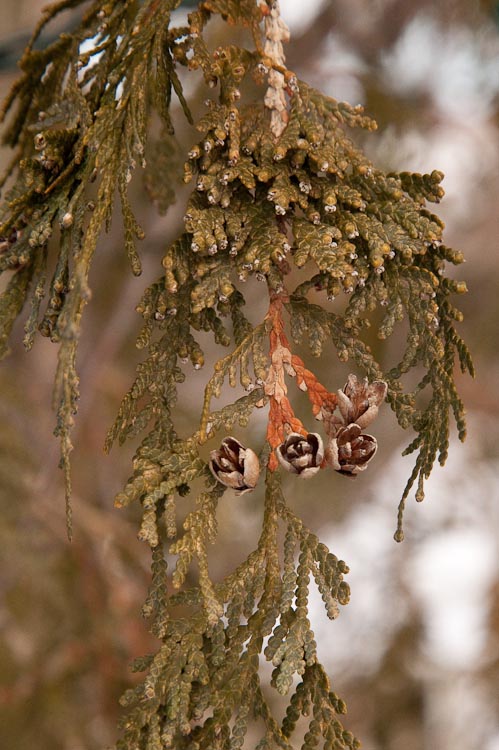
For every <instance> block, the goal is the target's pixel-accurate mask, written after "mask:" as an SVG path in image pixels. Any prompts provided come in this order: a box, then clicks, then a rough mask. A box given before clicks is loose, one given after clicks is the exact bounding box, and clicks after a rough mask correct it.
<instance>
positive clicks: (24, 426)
mask: <svg viewBox="0 0 499 750" xmlns="http://www.w3.org/2000/svg"><path fill="white" fill-rule="evenodd" d="M44 4H45V3H44V2H40V1H39V0H2V3H0V94H1V95H2V97H3V96H4V95H5V93H6V92H7V91H8V89H9V87H10V85H11V84H12V83H13V81H14V80H15V78H16V68H15V60H16V59H17V57H18V56H19V54H20V53H21V51H22V49H23V46H24V43H25V39H26V36H27V34H28V33H29V29H30V28H31V27H32V26H33V25H34V23H35V21H36V20H37V18H38V17H39V13H40V10H41V8H42V7H43V5H44ZM281 10H282V14H283V17H284V18H285V20H286V21H287V22H288V24H289V25H290V27H291V32H292V41H291V43H290V45H288V50H287V56H288V65H289V67H290V68H291V69H293V70H294V71H295V72H296V73H297V74H298V75H299V77H301V78H304V79H306V80H307V81H309V82H311V83H312V84H314V85H315V86H317V87H318V88H320V89H322V90H323V91H325V92H326V93H327V94H330V95H332V96H334V97H335V98H337V99H345V100H347V101H349V102H350V103H352V104H357V103H362V104H364V105H365V106H366V108H367V109H368V111H369V113H370V114H372V115H373V116H374V117H375V118H376V120H377V121H378V125H379V130H378V132H377V133H376V134H374V135H369V136H367V137H366V138H365V139H364V140H363V141H362V145H363V147H364V148H365V149H366V150H367V152H368V154H369V156H370V158H371V159H372V160H373V161H374V162H375V163H376V164H377V165H378V166H379V167H381V168H384V169H386V170H395V169H398V170H413V171H419V172H424V171H431V170H432V169H439V170H442V171H443V172H444V173H445V175H446V178H445V180H444V183H443V185H444V187H445V190H446V194H447V195H446V198H445V199H444V201H443V203H442V204H441V205H440V206H439V207H438V213H439V214H440V215H441V216H442V217H443V219H444V220H445V222H446V224H447V231H446V242H447V244H449V245H451V246H454V247H456V248H459V249H461V250H462V251H463V252H464V254H465V256H466V258H467V263H466V265H464V266H460V267H458V268H457V269H456V270H455V271H454V272H453V273H454V274H455V276H456V278H459V279H464V280H465V281H466V283H467V285H468V288H469V290H470V293H469V294H468V295H466V296H465V297H464V298H463V297H461V298H459V299H458V300H457V303H458V305H459V306H460V307H461V308H462V309H463V311H464V313H465V320H464V323H463V324H462V325H461V326H460V332H461V333H462V335H463V336H464V338H465V340H466V341H467V342H468V344H469V346H470V348H471V351H472V354H473V356H474V359H475V364H476V368H477V378H476V380H475V381H472V380H471V379H470V378H469V377H468V378H462V377H461V376H459V375H458V376H457V377H458V382H459V390H460V393H461V395H462V397H463V399H464V401H465V404H466V405H467V408H468V414H469V434H468V439H467V442H466V443H465V444H464V445H461V444H460V443H458V442H457V440H453V445H451V451H450V457H449V460H448V462H447V465H446V466H445V468H444V469H441V468H439V467H436V468H435V470H434V473H433V475H432V477H431V479H430V480H429V482H428V483H427V492H426V499H425V501H424V503H423V504H422V505H417V504H416V502H415V501H414V499H413V496H411V498H410V500H409V503H408V509H407V512H406V524H405V533H406V540H405V541H404V543H403V544H396V543H395V542H394V541H393V532H394V530H395V523H396V508H397V504H398V501H399V498H400V495H401V493H402V490H403V487H404V485H405V482H406V479H407V477H408V476H409V474H410V471H411V469H412V462H411V457H409V458H404V459H402V458H401V456H400V454H401V451H402V450H403V448H404V447H405V446H406V445H407V444H408V443H409V442H410V439H411V436H410V435H409V434H404V433H403V431H402V430H400V428H398V427H397V425H396V423H395V419H394V418H393V415H392V414H391V412H390V411H389V409H388V408H385V409H384V410H383V414H382V415H381V416H380V418H379V419H378V422H377V423H376V424H375V425H374V432H375V434H376V436H377V438H378V442H379V445H380V447H379V451H378V455H377V457H376V459H375V460H374V461H373V463H372V464H371V466H370V469H369V473H368V474H366V475H364V476H362V475H361V476H360V477H359V478H358V479H357V480H356V481H355V482H349V481H347V480H345V479H344V478H343V477H341V476H334V477H332V478H331V476H329V477H327V478H322V477H320V478H317V479H314V481H315V482H316V484H315V486H314V492H313V493H312V492H311V491H310V489H309V487H310V486H309V485H307V486H306V487H305V488H304V487H303V486H301V487H298V488H297V487H296V485H295V484H292V483H291V478H289V480H290V481H289V482H288V481H287V482H286V485H287V489H288V492H287V498H288V501H289V502H290V503H291V505H292V507H293V508H294V509H295V510H296V511H297V512H299V513H300V514H301V515H302V516H303V517H304V519H305V521H306V522H307V523H308V525H309V526H310V527H311V528H312V529H313V530H314V531H315V532H316V533H318V534H319V536H320V537H321V539H322V540H323V541H325V542H326V543H327V544H328V545H329V547H330V548H331V550H332V551H333V552H334V553H335V554H337V555H338V556H339V557H342V558H343V559H345V560H346V562H347V563H348V564H349V566H350V568H351V573H350V575H349V576H348V580H349V583H350V585H351V588H352V600H351V602H350V604H349V605H348V607H346V608H344V609H342V611H341V614H340V617H339V619H338V620H337V621H335V622H334V623H331V622H329V621H328V620H327V619H326V617H325V614H324V613H323V611H322V603H321V600H320V597H319V596H317V597H316V598H315V599H313V600H312V603H311V607H312V611H311V620H312V623H313V624H314V625H315V630H316V635H317V640H318V644H319V653H320V656H321V658H322V660H323V661H324V662H325V664H326V666H327V669H328V671H329V673H330V675H331V677H332V685H333V688H334V690H335V691H336V692H338V693H339V694H340V695H341V696H342V697H343V698H344V699H345V700H346V702H347V705H348V708H349V715H348V716H347V717H346V724H347V727H348V729H350V730H351V731H353V732H354V733H355V734H356V735H357V736H358V737H359V738H361V740H362V742H363V747H364V749H365V750H395V748H397V750H400V748H404V750H435V749H436V748H438V750H451V749H452V750H499V565H498V560H499V463H498V455H499V424H498V420H497V415H498V409H499V402H498V399H497V395H496V394H497V389H498V387H499V367H498V355H499V346H498V342H497V338H498V335H497V330H498V320H499V211H498V198H499V169H498V167H499V138H498V136H499V4H498V3H497V2H492V1H490V2H487V1H486V0H483V2H478V0H441V2H439V3H434V2H429V1H428V0H418V1H417V2H416V1H415V0H328V1H327V2H321V0H307V3H306V4H304V3H303V2H301V0H281ZM178 22H179V24H180V23H182V16H181V15H180V14H179V21H178ZM68 23H70V17H68V15H67V14H66V15H65V16H64V17H63V18H62V20H61V22H60V26H59V28H63V27H64V25H65V24H68ZM57 29H58V26H57V24H54V25H53V26H52V27H51V31H52V32H54V33H55V32H56V31H57ZM227 32H228V30H227V28H222V27H221V28H219V29H216V30H214V32H213V33H214V34H217V35H219V37H220V39H222V38H223V36H224V35H225V34H227ZM189 85H190V86H191V87H192V88H191V89H190V90H191V91H192V96H193V97H198V98H199V101H200V102H201V101H202V100H203V99H204V98H205V97H206V91H204V90H202V87H200V88H199V90H198V89H197V88H196V86H197V85H198V83H196V84H189ZM199 106H201V104H200V105H199ZM178 135H179V139H180V140H181V142H182V145H183V146H184V145H185V148H186V149H187V148H188V146H189V145H190V143H191V142H192V141H193V139H194V135H193V132H192V131H190V130H189V129H185V127H184V129H183V130H181V131H180V133H179V134H178ZM1 159H2V163H3V164H5V162H6V160H7V159H8V154H6V153H5V152H3V153H2V154H1ZM132 190H133V193H134V203H135V206H136V207H137V211H138V214H139V218H140V220H141V223H142V225H143V226H144V227H145V228H146V231H147V239H146V240H145V241H144V242H143V243H142V249H141V255H142V259H143V263H144V273H143V275H142V276H141V277H140V278H138V279H137V278H134V277H132V275H131V273H130V271H129V268H128V264H127V261H126V258H125V254H124V252H123V248H122V237H121V234H120V231H119V221H116V222H115V226H114V227H113V230H112V232H111V234H110V235H109V236H108V237H107V238H105V239H103V241H102V242H101V247H100V252H98V253H97V256H96V258H95V262H94V266H93V270H92V275H91V286H92V290H93V300H92V302H91V304H90V305H89V306H88V308H87V310H86V314H85V318H84V324H83V336H82V340H81V344H80V353H79V362H78V366H79V372H80V376H81V393H82V398H81V403H80V411H79V415H78V418H77V421H76V428H75V431H74V443H75V451H74V453H73V487H74V498H73V503H74V527H75V528H74V541H73V542H72V544H69V543H68V542H67V539H66V536H65V521H64V500H63V479H62V475H61V472H59V471H58V468H57V464H58V455H59V446H58V443H57V440H56V438H54V437H53V436H52V431H53V427H54V415H53V413H52V411H51V408H50V404H51V390H52V382H53V376H54V368H55V362H56V356H57V350H56V347H55V346H54V345H52V344H51V343H50V342H49V341H47V340H46V339H43V338H41V337H40V338H39V339H38V340H37V341H36V343H35V346H34V348H33V350H32V351H31V352H30V353H29V354H27V353H25V352H24V350H23V348H22V346H21V345H20V343H19V342H20V341H21V339H22V325H23V321H21V322H20V324H19V325H18V326H17V329H16V331H15V337H14V343H13V347H12V354H11V356H10V358H8V359H7V360H5V361H4V362H3V363H2V364H1V367H0V564H1V569H2V574H1V584H0V586H1V588H0V590H1V604H0V675H1V677H0V725H1V726H2V744H3V747H5V748H6V749H7V748H8V749H9V750H10V748H16V750H32V748H34V747H36V748H37V750H49V748H50V750H97V749H98V748H102V747H103V746H104V745H106V744H110V743H112V742H113V740H114V739H115V737H116V730H115V726H116V721H117V719H118V715H119V708H118V704H117V701H118V697H119V695H120V694H121V693H122V691H123V690H124V689H125V688H126V687H128V686H129V685H130V684H131V682H132V681H133V680H134V679H136V677H135V676H134V675H131V674H130V672H129V670H128V663H129V662H130V660H131V659H132V658H133V657H135V656H137V655H141V654H144V653H146V652H148V651H151V650H154V649H155V648H156V647H157V645H156V643H155V641H154V639H153V638H152V637H151V636H150V635H148V632H147V627H146V625H147V623H144V622H143V621H142V619H141V617H140V607H141V603H142V601H143V598H144V596H145V592H146V587H147V585H148V581H149V552H148V549H147V548H146V546H145V545H144V544H143V543H140V542H139V541H137V539H136V533H137V530H138V526H137V517H138V509H137V508H133V507H132V508H129V509H127V510H121V511H119V510H115V509H114V508H113V497H114V494H115V493H116V492H117V491H118V490H119V489H120V488H121V487H122V485H123V483H124V482H125V480H126V478H127V477H128V475H129V473H130V472H131V457H132V455H133V450H134V447H135V446H134V445H133V444H130V445H126V446H124V447H123V448H114V449H113V451H112V453H111V455H110V456H105V455H104V454H103V450H102V446H103V443H104V439H105V435H106V432H107V430H108V428H109V426H110V425H111V424H112V422H113V420H114V417H115V415H116V412H117V409H118V406H119V402H120V400H121V397H122V395H123V394H124V393H125V392H126V390H127V389H128V388H129V386H130V384H131V382H132V380H133V376H134V370H135V365H136V364H137V362H138V361H140V357H141V354H140V352H138V351H137V350H136V349H135V338H136V335H137V333H138V331H139V329H140V322H141V319H140V317H139V316H138V315H137V314H136V313H135V311H134V308H135V305H136V304H137V302H138V300H139V298H140V296H141V293H142V291H143V289H144V288H145V286H146V285H147V284H149V283H150V282H151V281H152V280H154V279H155V278H156V277H157V276H158V275H160V273H161V257H162V254H163V251H164V248H165V246H166V244H167V243H168V242H169V241H170V240H171V239H172V238H173V237H175V235H176V234H177V233H178V231H179V229H180V226H181V217H182V215H183V212H184V201H185V195H186V193H185V189H184V188H180V187H179V190H178V200H177V204H176V205H175V206H174V207H173V208H172V209H171V210H170V212H169V213H168V215H167V216H166V217H160V216H158V215H157V213H156V212H155V210H154V209H153V208H152V207H151V206H150V205H148V203H147V201H146V199H145V195H144V191H143V188H142V186H141V182H140V178H138V179H136V182H135V183H133V185H132ZM260 296H261V287H258V286H257V285H256V286H254V287H252V286H251V285H248V306H249V308H250V312H249V315H250V317H253V316H255V319H258V317H259V316H260V315H261V311H260V307H259V306H260V302H259V297H260ZM400 335H403V334H399V337H400ZM403 343H404V342H403V341H401V340H400V338H399V339H397V334H395V336H394V338H393V340H392V339H390V340H389V341H388V342H384V343H382V342H379V343H378V344H376V342H374V343H373V345H374V346H378V347H383V348H382V349H380V351H379V352H378V356H380V357H381V358H382V361H386V362H387V364H390V358H391V357H394V356H396V352H397V347H398V346H402V345H403ZM349 370H350V368H349V367H348V366H345V365H339V364H338V363H337V360H336V358H335V356H334V355H333V352H332V351H329V352H327V353H326V354H325V356H324V357H323V359H322V360H321V361H320V363H319V366H318V374H319V375H320V377H321V379H322V381H323V382H324V383H325V384H326V385H327V386H328V387H330V388H331V389H332V390H334V389H336V388H338V387H341V386H342V385H343V383H344V380H345V375H346V374H347V373H348V372H349ZM195 377H198V378H199V379H198V380H196V381H194V384H193V385H191V386H190V390H189V389H188V388H186V389H185V390H184V391H183V392H182V401H181V403H180V405H179V414H180V418H181V421H182V424H183V425H185V428H186V434H187V433H188V432H189V431H190V430H191V429H193V425H194V424H195V420H196V417H197V411H196V408H197V405H198V404H199V394H200V393H201V390H202V385H203V384H204V381H203V380H202V378H203V377H204V375H203V374H202V373H201V374H199V375H196V376H195ZM261 427H262V426H261V424H255V426H254V427H253V428H252V430H253V433H252V435H253V438H252V439H253V441H254V443H255V444H256V445H258V444H259V442H261V439H262V432H261ZM367 477H369V478H367ZM321 482H322V484H321ZM311 496H313V501H311V499H310V498H311ZM185 502H186V503H187V502H188V500H186V501H185ZM235 502H236V501H235V499H234V498H233V497H229V496H228V494H227V496H226V497H224V498H223V500H222V502H221V504H220V508H219V519H220V537H219V541H218V543H217V546H216V548H215V550H214V555H213V560H212V572H213V576H214V578H217V577H219V576H221V575H223V574H224V573H225V572H227V571H228V570H230V569H232V568H233V567H234V566H235V565H237V564H238V562H240V560H241V559H242V557H243V555H245V554H246V553H247V552H248V551H249V550H250V549H251V548H252V546H253V544H254V543H255V539H256V537H257V534H258V530H259V528H260V524H261V510H262V503H261V496H260V495H259V494H258V493H257V492H255V493H253V494H250V495H249V496H248V495H246V496H244V497H243V498H240V499H238V500H237V512H236V513H234V503H235ZM187 509H188V508H187V506H186V509H185V512H187ZM183 512H184V511H183ZM275 700H276V711H279V710H280V707H279V702H278V700H277V698H276V699H275Z"/></svg>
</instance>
